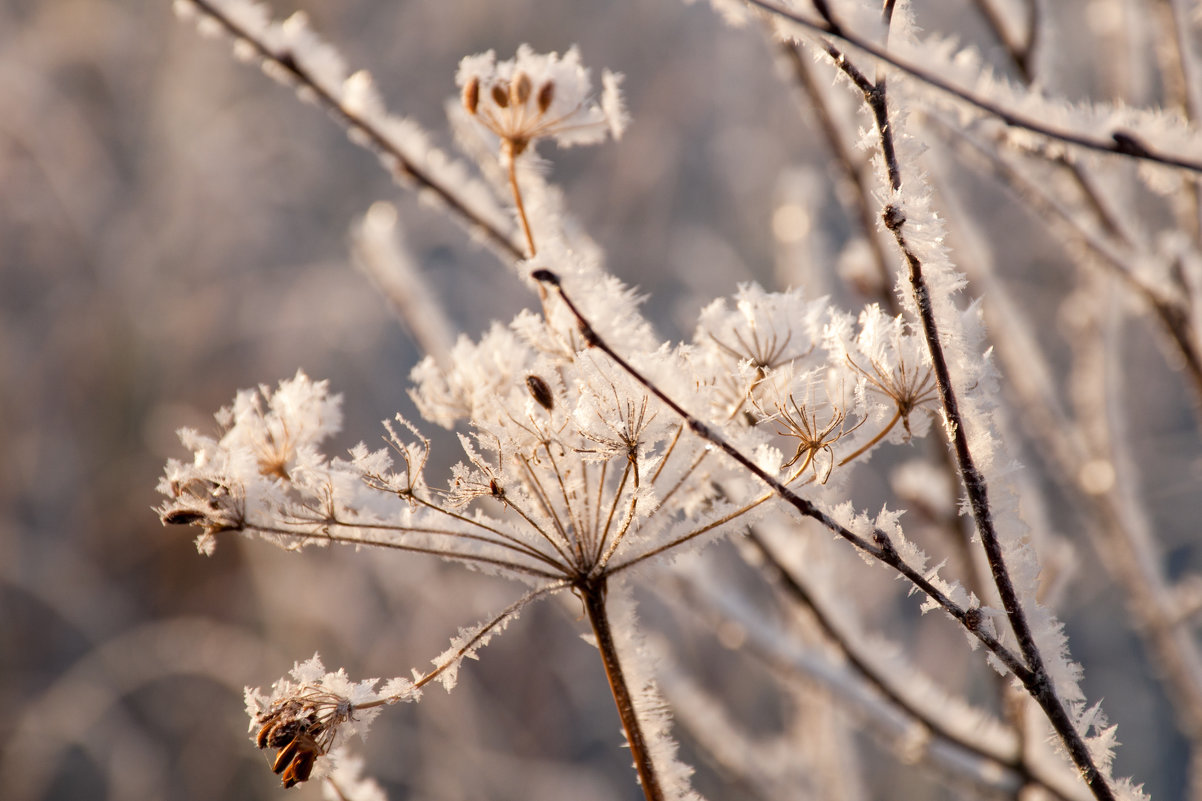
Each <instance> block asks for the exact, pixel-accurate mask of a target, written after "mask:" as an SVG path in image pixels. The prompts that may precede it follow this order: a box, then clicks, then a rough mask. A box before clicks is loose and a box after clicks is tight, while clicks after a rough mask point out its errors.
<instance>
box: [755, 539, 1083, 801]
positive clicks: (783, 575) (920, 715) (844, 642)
mask: <svg viewBox="0 0 1202 801" xmlns="http://www.w3.org/2000/svg"><path fill="white" fill-rule="evenodd" d="M747 539H748V540H749V541H750V542H751V543H752V544H753V545H754V546H755V547H756V549H757V550H758V551H759V553H760V556H762V557H763V560H764V566H765V567H769V568H771V569H772V570H773V571H774V573H775V575H776V577H777V578H778V579H779V581H780V583H781V585H782V586H783V587H784V588H785V590H786V592H787V593H788V595H789V596H791V597H792V598H793V600H794V601H795V602H796V603H797V604H799V605H801V606H803V607H805V608H806V609H807V610H809V612H810V615H811V616H812V617H813V619H814V622H816V623H817V624H818V628H820V629H822V632H823V634H824V635H825V636H826V638H827V640H828V641H830V642H831V643H833V644H834V645H835V646H836V647H837V648H838V649H839V651H840V652H841V653H842V654H843V656H844V658H845V659H846V660H847V662H848V664H849V665H851V667H852V668H853V669H854V670H855V671H856V672H857V673H859V674H860V676H862V677H863V679H864V680H865V681H866V682H867V683H868V684H870V685H871V686H872V687H873V688H875V689H876V691H877V692H879V693H880V694H881V695H882V696H884V697H885V698H886V699H887V700H888V701H889V702H890V703H892V704H893V705H894V706H896V707H897V708H898V709H900V710H901V711H902V712H904V713H905V714H906V715H908V716H909V717H911V718H912V719H914V720H915V721H918V722H919V723H921V724H922V725H923V726H925V727H926V728H927V729H929V730H930V732H931V733H932V734H934V735H935V736H936V737H939V738H941V739H944V740H946V741H948V742H949V743H953V744H955V745H956V746H958V747H960V748H963V749H964V750H965V751H968V752H969V753H972V754H975V755H977V756H979V757H981V758H983V759H989V760H992V761H994V762H997V763H999V764H1000V765H1002V766H1004V767H1005V768H1006V769H1008V770H1011V771H1013V772H1014V773H1015V774H1017V775H1018V776H1019V778H1020V779H1021V782H1022V784H1023V785H1037V786H1039V787H1042V788H1043V789H1044V790H1045V791H1046V792H1048V793H1050V794H1051V795H1053V796H1055V797H1056V798H1059V799H1062V801H1068V796H1066V795H1065V794H1064V793H1063V792H1062V791H1060V790H1059V789H1057V788H1056V787H1054V786H1053V785H1052V783H1051V782H1050V780H1048V779H1046V778H1044V777H1042V776H1040V775H1039V774H1038V772H1037V771H1036V769H1035V768H1034V767H1032V766H1031V765H1028V764H1027V763H1026V761H1025V760H1024V759H1023V757H1022V754H1021V752H1020V753H1015V754H1000V753H997V752H995V751H993V750H991V749H988V748H985V747H984V746H983V745H981V743H980V742H978V741H977V740H974V739H972V738H968V737H963V736H961V735H960V734H959V733H958V732H956V731H955V730H953V729H952V728H950V727H948V726H947V725H946V724H945V723H944V722H943V721H942V720H940V719H939V718H937V717H936V716H934V715H929V714H926V713H925V712H924V711H923V710H922V709H920V708H919V707H918V706H916V705H915V704H912V703H911V702H910V701H909V700H907V699H906V697H905V696H904V695H902V694H901V693H900V692H899V691H898V690H897V689H895V688H894V686H893V683H892V682H891V681H890V680H889V679H887V678H886V675H885V674H884V673H883V672H881V671H878V670H877V669H876V667H875V666H874V665H872V664H871V663H870V662H869V661H868V660H866V659H864V658H863V657H861V656H860V654H859V653H858V652H857V650H856V649H855V648H854V647H853V646H852V644H851V642H849V640H848V638H847V637H845V636H844V635H843V633H842V632H841V631H839V628H838V627H837V626H836V625H835V623H834V621H833V620H832V619H831V617H830V615H828V614H827V613H826V611H825V609H823V607H822V606H821V605H820V604H819V603H818V601H817V599H816V598H815V597H814V595H813V594H812V593H811V592H810V591H809V589H808V588H807V587H806V586H805V584H803V583H802V582H801V580H800V579H798V578H797V577H796V576H795V575H793V573H792V572H791V571H790V570H788V569H787V568H786V567H785V566H784V565H783V564H782V563H781V562H780V560H779V559H777V558H776V554H775V553H774V552H773V551H772V549H771V548H769V547H768V544H767V543H765V542H764V539H763V537H761V536H760V535H759V534H758V533H757V532H756V531H755V529H754V528H750V529H748V532H747ZM1015 734H1018V733H1017V732H1015Z"/></svg>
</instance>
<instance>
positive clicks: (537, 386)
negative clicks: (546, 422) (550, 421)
mask: <svg viewBox="0 0 1202 801" xmlns="http://www.w3.org/2000/svg"><path fill="white" fill-rule="evenodd" d="M526 389H528V390H530V394H531V395H533V396H534V400H535V401H537V402H538V405H539V406H541V407H543V408H544V409H546V410H547V411H548V412H549V411H551V409H552V408H553V407H554V406H555V396H554V395H552V394H551V388H550V387H549V386H547V382H546V381H544V380H542V379H541V378H539V377H538V376H536V375H534V374H533V373H531V374H530V375H528V376H526Z"/></svg>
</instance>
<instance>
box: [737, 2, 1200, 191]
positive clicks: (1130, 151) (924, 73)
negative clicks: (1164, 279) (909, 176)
mask: <svg viewBox="0 0 1202 801" xmlns="http://www.w3.org/2000/svg"><path fill="white" fill-rule="evenodd" d="M747 2H748V3H749V4H750V5H752V6H755V7H757V8H759V9H761V10H763V11H765V12H767V13H769V14H772V15H775V16H777V17H780V18H781V19H784V20H788V21H789V22H791V23H793V24H795V25H798V26H800V27H802V28H804V29H806V30H808V31H810V32H812V33H817V34H821V35H823V36H833V37H835V38H837V39H841V40H843V41H844V42H847V43H848V44H849V45H851V46H852V47H854V48H856V49H857V50H862V51H863V52H865V53H867V54H868V55H870V56H872V57H873V58H875V59H877V60H879V61H881V62H884V63H885V64H888V65H889V66H891V67H893V68H895V69H898V70H900V71H902V72H904V73H906V74H907V75H910V76H911V77H913V78H915V79H916V80H919V81H921V82H922V83H925V84H927V85H928V86H931V87H932V88H934V89H937V90H939V91H940V92H943V93H944V94H946V95H949V96H951V97H953V98H955V99H956V100H959V101H960V102H963V103H967V104H968V105H970V106H972V107H974V108H976V109H978V110H980V111H983V112H985V113H986V114H988V115H990V116H992V117H996V118H997V119H998V120H1000V121H1001V122H1003V123H1005V124H1006V125H1007V126H1009V127H1011V128H1018V129H1021V130H1025V131H1029V132H1030V133H1033V134H1037V135H1039V136H1042V137H1046V138H1048V139H1052V140H1055V141H1058V142H1063V143H1065V144H1068V145H1072V146H1074V147H1078V148H1081V149H1083V150H1092V151H1095V152H1099V153H1109V154H1112V155H1120V156H1126V157H1129V158H1133V159H1137V160H1140V161H1148V162H1151V163H1155V164H1162V165H1164V166H1167V167H1174V168H1177V169H1181V170H1186V171H1187V172H1190V173H1195V174H1198V173H1202V160H1198V159H1193V158H1189V157H1186V156H1181V155H1176V154H1173V153H1166V152H1160V151H1158V150H1155V149H1153V148H1151V147H1150V146H1148V145H1147V144H1145V143H1144V142H1143V141H1141V139H1139V138H1138V137H1137V136H1136V135H1134V134H1132V133H1130V132H1128V131H1124V130H1114V131H1112V132H1111V133H1110V136H1109V137H1106V138H1103V137H1098V136H1092V135H1088V134H1083V133H1080V132H1078V131H1073V130H1071V129H1063V128H1057V127H1053V126H1051V125H1045V124H1044V123H1041V122H1039V121H1037V120H1035V119H1033V118H1031V117H1028V116H1025V115H1023V114H1019V113H1016V112H1014V111H1011V110H1009V109H1007V108H1005V107H1003V106H1001V105H999V104H997V103H994V102H992V101H989V100H986V99H984V98H982V97H979V96H978V95H976V94H974V93H973V92H971V91H969V90H967V89H964V88H963V87H960V86H957V85H955V84H954V83H951V82H950V81H947V80H944V79H943V78H941V77H940V76H938V75H936V74H935V73H933V72H931V71H930V70H927V69H925V68H923V67H920V66H918V65H917V64H914V63H912V62H910V61H907V60H905V59H903V58H901V57H899V56H896V55H893V54H892V53H890V52H889V51H888V50H887V49H886V48H883V47H881V46H880V45H876V44H874V43H872V42H870V41H869V40H868V39H865V38H864V37H862V36H860V35H858V34H856V33H854V32H852V31H848V30H846V29H844V28H843V27H842V26H840V25H837V24H835V23H832V22H830V21H825V22H823V21H816V20H812V19H808V18H806V17H803V16H801V15H799V14H796V13H794V12H792V11H789V10H788V9H786V8H783V7H781V6H778V5H776V4H775V3H770V2H767V0H747Z"/></svg>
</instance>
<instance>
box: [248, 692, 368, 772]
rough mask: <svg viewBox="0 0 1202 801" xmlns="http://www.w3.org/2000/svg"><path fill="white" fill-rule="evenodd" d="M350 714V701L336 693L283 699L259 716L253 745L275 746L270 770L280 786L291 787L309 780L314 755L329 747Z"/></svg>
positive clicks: (319, 754)
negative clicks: (257, 729)
mask: <svg viewBox="0 0 1202 801" xmlns="http://www.w3.org/2000/svg"><path fill="white" fill-rule="evenodd" d="M350 717H351V705H350V703H349V702H347V701H346V700H345V699H342V698H338V697H337V696H333V695H329V694H326V693H311V694H307V695H303V696H299V697H291V698H284V699H281V700H279V701H277V702H276V703H275V704H273V705H272V706H271V708H270V709H268V710H267V711H266V712H264V713H263V714H262V715H259V718H258V722H259V723H260V724H261V726H260V727H259V731H258V734H256V736H255V744H256V745H257V746H259V748H275V749H278V750H277V752H276V755H275V760H274V761H273V762H272V764H271V770H272V772H273V773H278V774H280V780H281V781H282V782H283V784H284V787H293V786H295V785H297V784H300V783H301V782H304V781H307V780H308V779H309V776H310V775H311V774H312V773H313V766H314V764H316V762H317V758H318V757H319V756H322V755H324V754H326V753H327V752H328V751H329V750H330V746H331V745H332V744H333V742H334V734H335V731H336V730H337V728H338V726H339V725H341V724H342V723H344V722H346V721H347V720H350Z"/></svg>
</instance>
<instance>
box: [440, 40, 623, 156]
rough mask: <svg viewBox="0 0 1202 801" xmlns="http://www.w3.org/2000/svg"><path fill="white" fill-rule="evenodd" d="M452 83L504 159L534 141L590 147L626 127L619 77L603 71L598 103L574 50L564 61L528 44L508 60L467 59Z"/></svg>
mask: <svg viewBox="0 0 1202 801" xmlns="http://www.w3.org/2000/svg"><path fill="white" fill-rule="evenodd" d="M455 83H456V84H457V85H458V86H459V89H460V92H461V93H462V97H463V105H464V107H465V108H466V109H467V111H468V113H469V114H471V115H472V116H473V117H474V118H475V119H476V120H478V121H479V123H480V124H481V125H482V126H484V127H485V128H486V129H487V130H489V131H490V132H492V134H494V135H495V136H496V137H497V139H498V140H499V144H500V147H501V153H502V156H503V157H504V158H505V159H515V158H517V157H518V156H520V155H521V154H522V153H523V152H525V150H526V148H527V147H528V146H529V145H531V144H533V143H534V142H535V141H536V140H538V139H554V140H555V142H556V143H557V144H559V145H561V146H563V147H569V146H572V145H590V144H595V143H597V142H600V141H603V140H604V139H605V137H606V136H607V135H611V136H613V137H614V138H615V139H617V138H619V137H620V136H621V135H622V132H623V130H625V128H626V123H627V115H626V111H625V109H624V107H623V105H622V96H621V92H620V91H619V89H618V87H619V84H620V83H621V76H619V75H615V74H614V73H611V72H608V71H607V72H605V73H604V75H603V77H602V92H601V97H600V100H594V99H593V96H592V91H593V89H592V83H591V81H590V79H589V71H588V70H587V69H585V68H584V67H583V66H582V65H581V64H580V53H579V51H577V49H576V48H575V47H573V48H571V49H570V50H568V52H567V53H565V54H564V55H563V56H562V57H560V55H559V54H558V53H535V52H534V50H533V49H531V48H530V46H529V45H522V46H521V47H519V48H518V51H517V55H515V56H514V57H513V58H512V59H509V60H507V61H497V57H496V54H495V53H494V52H493V51H492V50H489V51H488V52H487V53H480V54H478V55H474V56H467V57H466V58H464V59H463V60H462V61H461V62H460V63H459V72H458V73H457V74H456V76H455Z"/></svg>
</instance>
